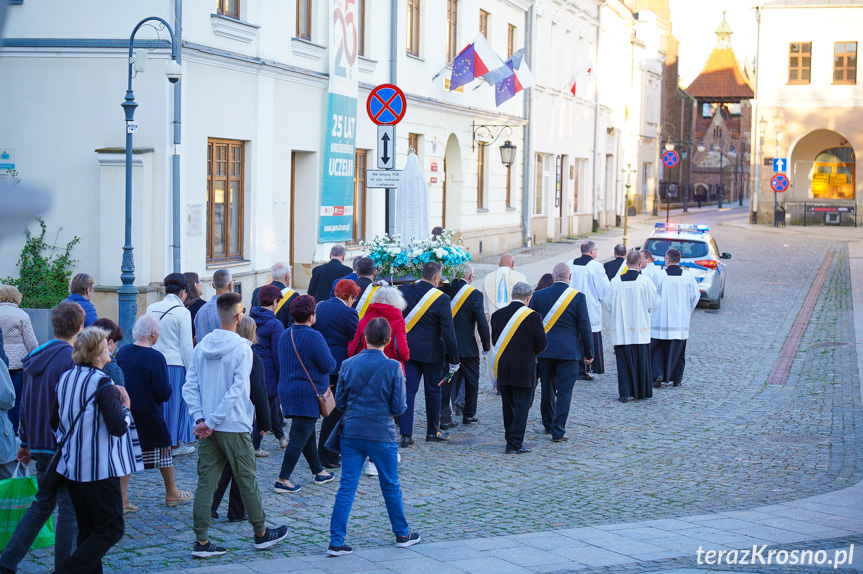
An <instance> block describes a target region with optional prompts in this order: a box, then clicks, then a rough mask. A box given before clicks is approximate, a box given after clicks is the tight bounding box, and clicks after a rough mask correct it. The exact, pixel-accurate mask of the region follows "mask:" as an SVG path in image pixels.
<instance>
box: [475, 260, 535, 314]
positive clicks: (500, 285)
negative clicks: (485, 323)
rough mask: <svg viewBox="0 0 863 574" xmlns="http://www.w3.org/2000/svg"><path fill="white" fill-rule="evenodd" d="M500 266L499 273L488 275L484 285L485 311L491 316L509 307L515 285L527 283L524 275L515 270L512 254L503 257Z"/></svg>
mask: <svg viewBox="0 0 863 574" xmlns="http://www.w3.org/2000/svg"><path fill="white" fill-rule="evenodd" d="M498 265H499V266H498V268H497V271H495V272H494V273H489V274H488V275H486V276H485V279H484V280H483V284H482V291H483V295H484V296H485V311H486V313H488V314H489V315H491V314H492V313H494V312H495V311H497V310H498V309H503V308H504V307H506V306H507V305H509V303H510V301H512V298H511V297H510V293H511V291H512V286H513V285H515V284H516V283H527V278H526V277H525V276H524V273H519V272H518V271H516V270H515V257H513V256H512V253H504V254H503V255H501V256H500V262H499V263H498Z"/></svg>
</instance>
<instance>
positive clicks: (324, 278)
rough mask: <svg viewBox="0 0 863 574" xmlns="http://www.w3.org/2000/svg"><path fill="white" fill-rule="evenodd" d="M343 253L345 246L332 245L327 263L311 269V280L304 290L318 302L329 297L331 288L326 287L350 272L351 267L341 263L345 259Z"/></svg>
mask: <svg viewBox="0 0 863 574" xmlns="http://www.w3.org/2000/svg"><path fill="white" fill-rule="evenodd" d="M345 254H346V252H345V248H344V247H343V246H342V245H334V246H333V248H332V249H330V261H329V263H324V264H323V265H318V266H317V267H315V268H314V269H312V280H311V281H309V288H308V290H307V291H306V292H307V293H308V294H309V295H311V296H312V297H314V298H315V301H317V302H318V303H320V302H321V301H326V300H327V299H329V298H330V291H331V289H327V287H332V285H333V282H334V281H336V280H337V279H341V278H342V277H344V276H346V275H349V274H350V273H351V271H352V269H351V268H350V267H348V266H347V265H345V264H344V263H342V262H343V261H344V260H345Z"/></svg>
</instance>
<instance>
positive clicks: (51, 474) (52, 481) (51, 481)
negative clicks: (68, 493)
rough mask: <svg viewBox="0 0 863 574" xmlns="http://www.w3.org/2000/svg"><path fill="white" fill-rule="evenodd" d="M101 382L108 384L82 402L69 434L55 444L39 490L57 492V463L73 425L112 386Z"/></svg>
mask: <svg viewBox="0 0 863 574" xmlns="http://www.w3.org/2000/svg"><path fill="white" fill-rule="evenodd" d="M102 380H103V381H108V382H106V383H102V384H100V385H99V386H98V387H97V388H96V390H95V391H93V394H91V395H90V396H89V397H87V400H86V401H84V406H83V407H81V410H80V411H78V414H77V415H75V418H74V419H72V424H71V425H69V432H67V433H66V436H65V437H63V440H62V441H61V442H58V443H57V451H56V452H55V453H54V456H52V457H51V462H49V463H48V467H47V468H46V469H45V473H44V474H43V475H42V480H41V481H40V482H39V489H40V490H41V489H43V488H48V489H50V490H57V463H58V462H60V455H61V454H63V446H64V445H65V444H66V441H67V440H69V437H70V436H72V433H73V432H74V431H75V425H77V424H78V421H79V420H80V419H81V416H82V415H83V414H84V411H86V410H87V407H88V406H90V403H92V402H93V399H95V398H96V395H97V394H99V391H101V390H102V389H104V388H105V387H109V386H113V385H114V382H113V381H112V380H111V379H110V378H108V377H105V378H104V379H102ZM100 382H101V381H100Z"/></svg>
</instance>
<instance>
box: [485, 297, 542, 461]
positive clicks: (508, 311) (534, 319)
mask: <svg viewBox="0 0 863 574" xmlns="http://www.w3.org/2000/svg"><path fill="white" fill-rule="evenodd" d="M532 293H533V289H531V287H530V285H528V284H527V283H521V282H519V283H516V284H515V285H513V286H512V302H511V303H510V304H509V305H507V306H506V307H503V308H502V309H499V310H498V311H495V312H494V314H493V315H492V316H491V340H492V341H493V342H494V345H495V347H494V351H493V352H492V355H493V360H494V359H496V363H497V388H498V390H499V391H500V399H501V404H502V406H503V428H504V435H505V436H506V451H505V452H506V454H524V453H526V452H530V449H529V448H524V445H523V442H524V429H525V427H526V426H527V415H528V412H529V411H530V407H531V405H532V404H533V393H534V390H535V388H536V357H537V355H539V354H540V353H541V352H542V351H544V350H545V348H546V346H547V345H548V338H547V337H546V335H545V329H543V327H542V317H540V316H539V314H538V313H537V312H535V311H532V310H530V309H529V308H528V307H527V305H529V304H530V297H531V294H532ZM523 309H525V310H526V311H523ZM516 313H518V314H519V315H521V314H524V313H526V315H525V316H524V317H523V318H522V317H520V316H516V317H515V319H513V316H515V315H516ZM511 319H513V323H512V326H511V325H510V320H511ZM519 319H521V320H520V321H519ZM505 328H509V331H507V332H506V333H504V329H505ZM510 332H511V334H512V335H511V337H509V335H510ZM507 337H509V339H508V340H507ZM504 341H506V346H505V347H503V343H504ZM492 368H494V365H492Z"/></svg>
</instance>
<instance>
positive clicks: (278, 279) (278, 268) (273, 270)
mask: <svg viewBox="0 0 863 574" xmlns="http://www.w3.org/2000/svg"><path fill="white" fill-rule="evenodd" d="M270 275H271V276H272V277H273V282H272V283H270V285H273V286H275V287H278V288H279V291H283V290H284V289H285V287H287V286H288V283H290V282H291V266H290V265H285V264H284V263H273V266H272V267H270ZM260 292H261V288H260V287H255V290H254V291H252V307H257V306H258V305H259V303H258V293H260Z"/></svg>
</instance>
